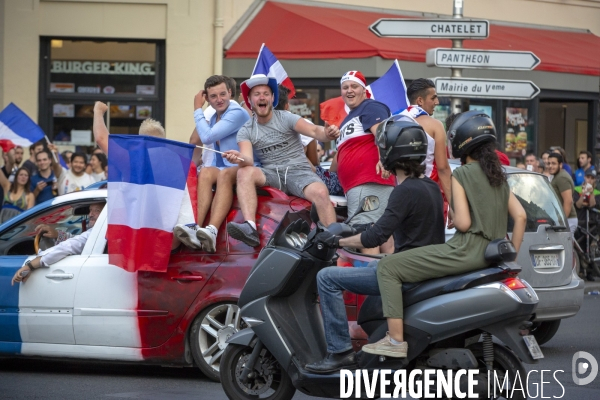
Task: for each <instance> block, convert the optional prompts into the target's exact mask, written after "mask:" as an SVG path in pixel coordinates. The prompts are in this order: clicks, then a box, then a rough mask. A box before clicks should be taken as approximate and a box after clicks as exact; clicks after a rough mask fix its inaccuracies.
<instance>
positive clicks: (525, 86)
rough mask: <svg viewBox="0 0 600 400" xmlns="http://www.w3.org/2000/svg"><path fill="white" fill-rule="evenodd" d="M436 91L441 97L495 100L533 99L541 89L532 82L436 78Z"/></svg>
mask: <svg viewBox="0 0 600 400" xmlns="http://www.w3.org/2000/svg"><path fill="white" fill-rule="evenodd" d="M434 82H435V90H436V92H437V94H438V95H439V96H451V97H453V98H458V97H475V98H494V99H519V100H529V99H533V98H534V97H535V96H537V95H538V94H539V93H540V88H539V87H537V86H536V85H535V84H534V83H533V82H531V81H513V80H504V79H475V78H443V77H440V78H435V79H434Z"/></svg>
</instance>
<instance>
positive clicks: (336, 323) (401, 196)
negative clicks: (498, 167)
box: [305, 117, 444, 373]
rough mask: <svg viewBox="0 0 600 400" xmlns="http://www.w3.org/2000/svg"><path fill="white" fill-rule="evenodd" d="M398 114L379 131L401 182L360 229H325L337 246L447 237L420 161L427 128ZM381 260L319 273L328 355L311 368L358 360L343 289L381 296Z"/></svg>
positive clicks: (401, 247) (401, 244)
mask: <svg viewBox="0 0 600 400" xmlns="http://www.w3.org/2000/svg"><path fill="white" fill-rule="evenodd" d="M397 119H398V118H397V117H396V118H393V117H392V118H389V119H388V120H386V121H384V122H382V123H381V124H380V125H379V127H378V129H377V133H376V137H377V142H378V143H380V144H379V151H380V158H381V163H382V164H383V166H384V168H386V170H389V171H392V173H394V175H396V179H397V182H398V185H397V186H396V187H395V188H394V190H393V191H392V192H391V194H390V197H389V200H388V203H387V207H386V208H385V211H384V213H383V215H382V216H381V218H379V220H378V221H377V222H376V223H375V224H374V225H371V226H370V227H369V228H367V230H366V231H364V232H362V233H361V234H358V235H355V236H352V237H349V238H340V237H337V236H334V235H332V234H331V233H329V232H328V231H324V232H321V233H320V234H319V238H318V240H320V241H324V242H326V243H327V242H328V243H329V244H330V245H331V246H336V247H354V248H374V247H377V246H379V245H381V244H383V243H385V242H386V241H387V240H388V239H389V237H390V236H391V235H392V234H393V235H394V243H395V252H402V251H406V250H409V249H413V248H416V247H421V246H426V245H430V244H440V243H444V213H443V208H442V203H443V200H442V195H441V192H440V189H439V187H438V185H437V183H436V182H434V181H433V180H431V179H429V178H428V177H427V176H425V175H424V172H425V165H423V164H421V163H422V162H423V160H424V159H425V157H426V155H427V136H426V133H425V131H424V130H423V128H422V127H421V126H420V125H418V124H416V123H415V122H414V121H410V120H409V119H408V118H403V120H397ZM376 266H377V261H373V262H371V263H369V265H368V266H367V267H366V268H347V267H328V268H324V269H322V270H321V271H320V272H319V274H318V275H317V285H318V289H319V296H320V303H321V312H322V316H323V324H324V327H325V337H326V341H327V356H326V357H325V358H324V359H323V360H320V361H318V362H315V363H312V364H308V365H306V366H305V368H306V369H307V370H309V371H311V372H314V373H330V372H334V371H337V370H339V369H341V368H349V367H355V366H356V359H355V356H356V354H355V353H354V351H353V350H352V342H351V341H350V333H349V331H348V319H347V316H346V309H345V305H344V299H343V293H342V292H343V291H344V290H348V291H351V292H353V293H357V294H366V295H377V296H379V294H380V293H379V286H378V284H377V272H376Z"/></svg>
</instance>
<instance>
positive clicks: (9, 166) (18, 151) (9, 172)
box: [2, 146, 23, 182]
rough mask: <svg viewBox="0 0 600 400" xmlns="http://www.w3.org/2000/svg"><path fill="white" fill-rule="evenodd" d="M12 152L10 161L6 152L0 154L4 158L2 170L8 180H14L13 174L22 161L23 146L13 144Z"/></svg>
mask: <svg viewBox="0 0 600 400" xmlns="http://www.w3.org/2000/svg"><path fill="white" fill-rule="evenodd" d="M12 154H13V158H12V161H11V160H9V159H8V154H7V153H6V152H5V153H3V154H2V157H3V158H4V166H3V167H2V172H4V175H5V176H7V177H8V180H9V182H12V181H14V179H15V174H16V173H17V170H18V169H19V168H20V166H21V163H22V162H23V147H21V146H15V147H14V152H13V153H12Z"/></svg>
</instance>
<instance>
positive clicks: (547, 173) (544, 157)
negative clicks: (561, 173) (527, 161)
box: [540, 150, 554, 181]
mask: <svg viewBox="0 0 600 400" xmlns="http://www.w3.org/2000/svg"><path fill="white" fill-rule="evenodd" d="M551 153H552V152H551V151H550V150H546V151H545V152H543V153H542V155H541V156H540V160H541V161H542V163H543V164H544V172H542V174H544V175H545V176H546V177H547V178H548V180H549V181H552V178H553V177H554V175H552V174H551V173H550V167H549V166H548V156H550V154H551Z"/></svg>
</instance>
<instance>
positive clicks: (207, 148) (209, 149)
mask: <svg viewBox="0 0 600 400" xmlns="http://www.w3.org/2000/svg"><path fill="white" fill-rule="evenodd" d="M196 147H197V148H199V149H204V150H208V151H214V152H215V153H219V154H225V153H223V152H222V151H219V150H215V149H211V148H210V147H204V146H198V145H196ZM235 158H237V159H238V160H240V161H242V162H243V161H245V160H244V159H243V158H240V157H238V156H235Z"/></svg>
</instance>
